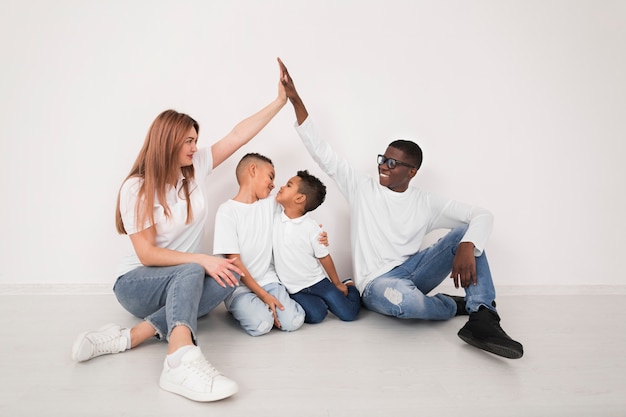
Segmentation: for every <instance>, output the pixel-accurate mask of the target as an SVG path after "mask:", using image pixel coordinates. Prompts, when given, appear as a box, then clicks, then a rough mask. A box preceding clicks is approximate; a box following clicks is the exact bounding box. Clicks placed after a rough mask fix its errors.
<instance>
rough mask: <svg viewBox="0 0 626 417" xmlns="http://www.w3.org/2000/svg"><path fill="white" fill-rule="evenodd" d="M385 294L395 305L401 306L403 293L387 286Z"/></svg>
mask: <svg viewBox="0 0 626 417" xmlns="http://www.w3.org/2000/svg"><path fill="white" fill-rule="evenodd" d="M384 296H385V298H386V299H387V301H389V302H390V303H391V304H393V305H396V306H399V305H400V304H401V303H402V299H403V297H402V293H401V292H400V291H398V290H396V289H395V288H393V287H387V288H386V289H385V293H384Z"/></svg>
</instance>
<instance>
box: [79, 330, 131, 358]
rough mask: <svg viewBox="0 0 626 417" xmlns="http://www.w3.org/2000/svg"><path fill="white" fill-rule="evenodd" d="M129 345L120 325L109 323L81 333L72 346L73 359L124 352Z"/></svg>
mask: <svg viewBox="0 0 626 417" xmlns="http://www.w3.org/2000/svg"><path fill="white" fill-rule="evenodd" d="M127 345H128V341H127V340H126V337H124V336H122V331H121V328H120V326H118V325H117V324H107V325H105V326H103V327H101V328H99V329H98V330H95V331H88V332H84V333H81V334H80V335H79V336H78V337H77V338H76V341H75V342H74V345H73V346H72V359H73V360H75V361H76V362H84V361H87V360H89V359H92V358H95V357H97V356H101V355H106V354H109V353H119V352H123V351H125V350H126V346H127Z"/></svg>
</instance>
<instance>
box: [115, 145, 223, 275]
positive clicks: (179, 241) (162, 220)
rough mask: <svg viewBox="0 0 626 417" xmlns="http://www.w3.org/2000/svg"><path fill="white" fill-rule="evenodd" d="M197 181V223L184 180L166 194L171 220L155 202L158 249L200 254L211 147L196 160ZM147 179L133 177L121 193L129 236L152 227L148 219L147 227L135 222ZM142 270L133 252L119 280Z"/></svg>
mask: <svg viewBox="0 0 626 417" xmlns="http://www.w3.org/2000/svg"><path fill="white" fill-rule="evenodd" d="M193 166H194V177H195V178H194V181H192V182H190V184H189V190H190V192H191V194H190V199H191V208H192V212H193V221H192V222H191V223H190V224H185V222H186V221H187V200H185V199H184V194H183V192H182V189H181V186H182V181H183V177H182V175H181V177H180V178H179V180H178V183H177V184H176V187H169V188H168V189H167V192H166V199H167V204H168V205H169V208H170V212H171V216H170V217H169V218H166V217H165V210H164V208H163V205H162V204H161V202H159V201H158V199H157V198H156V196H155V201H154V207H153V210H154V222H155V226H156V238H155V239H156V245H157V246H158V247H160V248H166V249H171V250H176V251H180V252H187V253H198V252H199V251H200V249H201V243H202V237H203V233H204V232H203V231H204V224H205V222H206V221H207V217H208V214H207V207H206V201H205V197H204V190H205V183H206V178H207V177H208V175H209V174H211V172H212V170H213V155H212V152H211V147H204V148H200V149H198V151H197V152H196V153H195V154H194V156H193ZM142 183H143V179H142V178H139V177H132V178H129V179H127V180H126V181H125V182H124V183H123V184H122V187H121V189H120V212H121V215H122V222H123V223H124V228H125V229H126V233H127V234H128V235H132V234H134V233H137V232H140V231H142V230H144V229H146V228H148V227H150V225H149V224H148V219H146V223H145V224H143V225H139V224H137V222H136V219H135V207H136V204H137V197H138V195H137V194H138V191H139V187H140V186H141V184H142ZM140 266H142V263H141V262H140V261H139V257H138V256H137V254H136V253H135V251H134V250H133V252H132V253H129V254H128V255H126V256H125V257H124V258H122V261H121V263H120V265H119V267H118V273H117V276H118V277H119V276H122V275H124V274H126V273H127V272H129V271H132V270H133V269H135V268H137V267H140Z"/></svg>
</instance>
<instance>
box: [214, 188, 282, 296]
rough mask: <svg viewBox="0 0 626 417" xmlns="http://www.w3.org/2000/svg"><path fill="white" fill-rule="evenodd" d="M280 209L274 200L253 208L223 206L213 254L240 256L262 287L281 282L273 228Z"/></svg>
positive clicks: (217, 217) (232, 204)
mask: <svg viewBox="0 0 626 417" xmlns="http://www.w3.org/2000/svg"><path fill="white" fill-rule="evenodd" d="M278 207H279V206H278V203H277V202H276V199H275V197H274V196H270V197H267V198H264V199H262V200H259V201H256V202H254V203H252V204H248V203H240V202H238V201H235V200H228V201H225V202H224V203H222V204H221V205H220V206H219V208H218V209H217V213H216V215H215V231H214V235H213V253H214V254H215V255H226V254H239V256H240V257H241V262H242V263H243V264H244V265H245V267H246V269H248V272H250V274H251V275H252V277H253V278H254V279H255V280H256V282H257V283H258V284H259V285H260V286H264V285H267V284H269V283H271V282H278V276H277V275H276V271H275V270H274V263H273V260H272V228H273V227H272V225H273V222H274V214H275V212H276V211H278ZM244 287H245V286H240V287H238V289H237V290H239V288H244ZM237 290H235V292H236V293H237V292H238V291H237ZM239 291H243V289H242V290H239Z"/></svg>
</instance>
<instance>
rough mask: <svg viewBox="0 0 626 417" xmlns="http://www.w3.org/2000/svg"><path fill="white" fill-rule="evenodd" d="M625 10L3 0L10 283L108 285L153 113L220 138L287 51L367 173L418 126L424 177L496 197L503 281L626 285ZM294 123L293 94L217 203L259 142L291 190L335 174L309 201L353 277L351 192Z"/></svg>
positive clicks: (386, 2)
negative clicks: (306, 179) (326, 169)
mask: <svg viewBox="0 0 626 417" xmlns="http://www.w3.org/2000/svg"><path fill="white" fill-rule="evenodd" d="M625 5H626V2H623V1H595V0H590V1H497V0H493V1H462V0H459V1H415V0H407V1H392V0H368V1H361V0H351V1H337V0H321V1H320V0H318V1H294V0H275V1H252V0H250V1H241V0H240V1H232V0H222V1H216V0H211V1H202V0H197V1H191V0H189V1H171V2H166V1H153V0H150V1H148V0H146V1H131V2H128V1H104V0H102V1H84V0H76V1H70V0H56V1H54V2H52V1H43V0H42V1H32V0H26V1H19V2H18V1H6V0H5V1H2V3H1V4H0V51H1V52H2V65H0V74H1V75H2V76H1V77H0V146H1V148H0V170H1V171H0V193H1V195H2V203H1V204H0V222H1V223H0V233H1V237H0V239H1V240H0V244H1V248H0V284H12V283H27V284H37V283H41V284H55V283H65V284H80V283H86V284H99V283H112V282H113V280H114V278H115V277H114V272H115V270H116V267H117V262H118V259H119V257H120V256H121V255H122V254H123V253H124V252H125V251H126V250H127V249H128V248H129V247H130V245H129V242H128V238H127V237H124V236H118V235H117V234H116V232H115V229H114V216H113V215H114V205H115V199H116V193H117V190H118V187H119V185H120V183H121V181H122V180H123V178H124V177H125V175H126V174H127V172H128V170H129V169H130V166H131V164H132V162H133V161H134V159H135V157H136V155H137V152H138V150H139V148H140V146H141V144H142V142H143V139H144V136H145V133H146V131H147V129H148V127H149V125H150V123H151V122H152V120H153V119H154V117H156V115H157V114H158V113H159V112H160V111H162V110H164V109H167V108H174V109H177V110H179V111H184V112H186V113H189V114H190V115H192V116H193V117H195V118H196V119H197V120H198V121H199V122H200V124H201V131H200V141H201V143H204V144H210V143H213V142H214V141H216V140H217V139H219V138H221V137H222V136H223V135H224V134H225V133H227V132H228V131H229V130H230V128H231V127H232V126H233V125H234V124H235V123H236V122H238V121H239V120H240V119H242V118H243V117H245V116H247V115H249V114H251V113H252V112H254V111H256V110H257V109H259V108H260V107H262V106H263V105H265V104H266V103H268V102H269V101H271V100H272V99H273V98H274V97H275V94H276V91H277V82H278V81H277V79H278V67H277V64H276V62H275V58H276V57H277V56H280V57H282V58H283V60H284V61H285V63H286V64H287V66H288V68H289V69H290V72H291V73H292V75H293V77H294V79H295V81H296V85H297V86H298V89H299V91H300V93H301V95H302V96H303V98H304V99H305V103H306V104H307V106H308V108H309V111H310V113H311V114H312V116H313V117H314V118H315V120H316V121H317V124H318V126H319V129H320V130H321V131H322V132H323V133H324V134H326V135H327V137H328V139H329V141H330V142H331V143H332V144H333V145H334V147H335V148H336V149H337V150H338V151H339V152H340V153H342V154H343V155H345V156H346V157H347V158H348V159H349V160H350V161H352V162H353V163H354V165H355V166H357V167H358V168H359V169H361V170H363V171H364V172H369V173H370V174H372V175H375V173H376V164H375V156H376V154H378V153H380V152H382V151H384V149H385V147H386V145H387V143H389V142H390V141H391V140H393V139H396V138H399V137H402V138H408V139H413V140H415V141H417V142H419V143H420V144H421V145H422V147H423V148H424V151H425V162H424V166H423V168H422V170H421V171H420V173H419V174H418V176H417V177H416V178H415V179H414V181H413V185H415V186H419V187H422V188H425V189H427V190H430V191H434V192H437V193H441V194H444V195H448V196H451V197H454V198H458V199H460V200H463V201H466V202H469V203H473V204H476V205H480V206H484V207H486V208H489V209H490V210H492V211H493V212H494V214H495V216H496V223H495V230H494V233H493V235H492V238H491V240H490V242H489V244H488V246H487V252H488V254H489V258H490V261H491V264H492V272H493V273H494V276H495V279H496V282H497V284H498V285H521V286H525V285H564V286H570V285H618V284H623V283H624V275H623V272H622V268H621V266H622V258H623V254H624V253H625V252H626V243H625V239H624V235H626V220H625V216H624V213H625V208H626V197H625V195H624V185H623V184H624V179H625V178H626V169H625V168H624V166H623V165H622V159H623V155H624V154H625V153H626V144H625V138H626V126H625V121H624V120H626V118H625V110H626V81H625V80H626V78H625V76H624V74H626V55H625V54H624V45H625V40H626V26H625V25H624V24H623V22H624V19H625V18H626V6H625ZM293 122H294V115H293V110H292V109H291V107H290V105H287V106H286V107H285V108H284V109H283V110H282V112H281V113H280V114H279V115H278V116H277V117H276V118H275V119H274V120H273V121H272V122H271V124H270V125H269V126H268V127H267V128H266V130H264V131H263V132H262V133H261V134H260V135H259V136H258V137H257V138H255V139H254V140H253V141H252V142H251V143H250V144H249V145H248V146H246V147H245V148H243V149H242V150H240V151H239V152H238V153H237V154H236V155H235V156H234V157H233V158H231V160H230V161H229V162H227V163H226V164H224V165H222V166H220V167H219V168H218V170H217V171H216V172H215V173H214V175H213V177H212V185H211V190H212V191H211V192H212V196H213V201H212V203H211V207H210V209H211V211H212V212H214V211H215V209H216V207H217V205H218V204H219V203H221V202H222V201H223V200H225V199H227V198H230V197H232V196H233V195H234V193H235V189H236V183H235V180H234V165H235V163H236V161H237V160H238V159H239V157H241V155H243V153H245V152H248V151H257V152H261V153H264V154H266V155H268V156H270V157H271V158H272V159H273V160H274V162H275V165H276V168H277V181H276V184H277V186H278V185H282V184H283V183H284V182H285V181H286V179H287V178H289V177H290V176H292V175H294V173H295V171H296V170H297V169H301V168H308V169H309V170H310V171H311V172H313V173H315V174H317V175H319V176H320V177H321V178H322V180H324V181H325V182H326V183H327V185H328V186H329V196H328V199H327V202H326V203H325V204H324V205H322V206H321V207H320V208H319V209H318V210H316V211H315V212H314V215H315V217H316V218H317V219H318V220H319V221H320V222H322V223H323V224H324V225H325V227H326V228H327V230H328V231H329V234H330V240H331V251H332V254H333V256H334V257H335V261H336V264H337V266H338V269H339V272H340V274H341V275H344V276H346V275H349V274H351V266H350V259H349V238H348V235H349V230H348V213H347V206H346V204H345V201H344V200H343V198H342V196H341V195H340V194H339V193H338V192H337V190H336V188H335V187H334V184H333V183H332V182H331V180H329V179H328V177H326V176H325V175H324V174H322V173H321V171H320V170H319V168H318V167H317V166H316V165H315V164H314V163H313V162H312V160H311V159H310V157H309V156H308V154H307V153H306V151H305V150H304V148H303V146H302V144H301V143H300V141H299V139H298V137H297V135H296V134H295V131H294V130H293V126H292V125H293ZM208 229H209V230H207V248H208V249H210V246H211V237H212V229H213V226H212V224H211V225H210V227H209V228H208Z"/></svg>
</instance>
